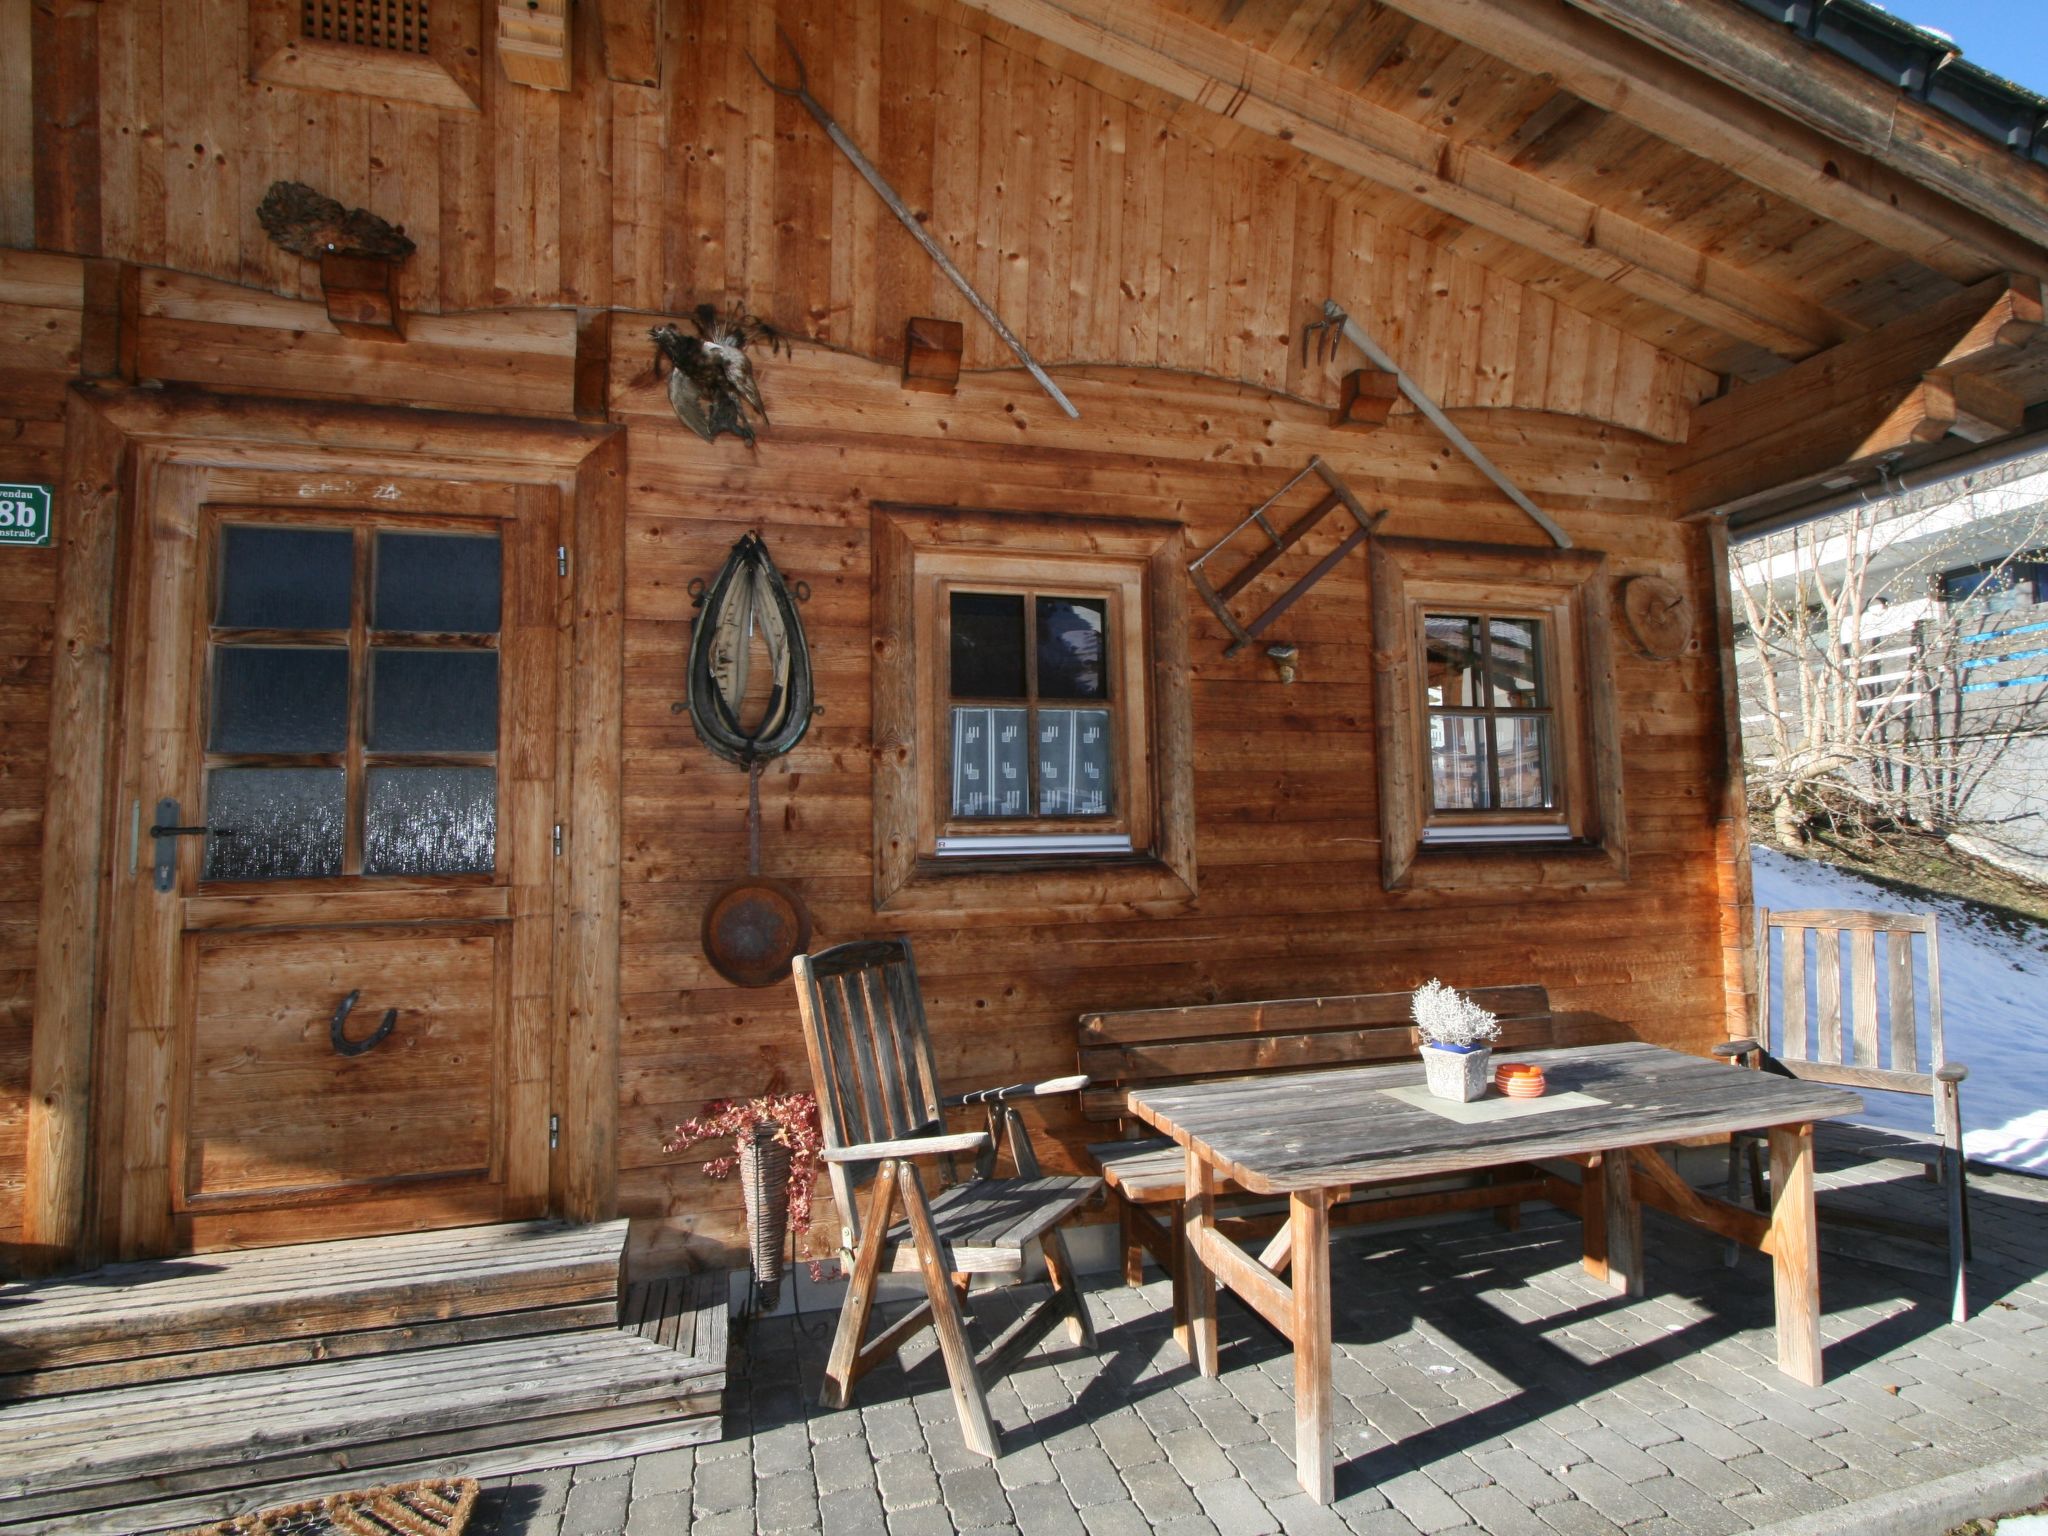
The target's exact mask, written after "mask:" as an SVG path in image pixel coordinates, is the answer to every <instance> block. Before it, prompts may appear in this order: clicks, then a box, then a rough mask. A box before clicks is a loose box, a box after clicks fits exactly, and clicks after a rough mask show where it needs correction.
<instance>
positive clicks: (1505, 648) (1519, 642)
mask: <svg viewBox="0 0 2048 1536" xmlns="http://www.w3.org/2000/svg"><path fill="white" fill-rule="evenodd" d="M1487 626H1488V629H1489V634H1488V636H1487V639H1488V640H1489V641H1490V642H1491V643H1492V647H1493V674H1492V682H1493V697H1492V698H1490V699H1488V700H1487V702H1488V703H1489V704H1491V705H1493V706H1494V707H1495V708H1496V709H1541V708H1542V707H1543V705H1544V703H1545V702H1546V701H1545V699H1544V697H1543V625H1542V624H1541V623H1539V622H1538V621H1537V620H1535V619H1489V620H1487Z"/></svg>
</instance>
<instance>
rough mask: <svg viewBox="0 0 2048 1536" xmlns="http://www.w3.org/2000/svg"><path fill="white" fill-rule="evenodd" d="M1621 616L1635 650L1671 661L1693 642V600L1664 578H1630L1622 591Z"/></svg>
mask: <svg viewBox="0 0 2048 1536" xmlns="http://www.w3.org/2000/svg"><path fill="white" fill-rule="evenodd" d="M1621 611H1622V616H1623V617H1624V618H1626V619H1627V620H1628V631H1629V633H1630V634H1631V635H1632V636H1634V637H1635V642H1636V649H1638V650H1640V651H1641V652H1642V653H1643V654H1644V655H1645V656H1647V657H1649V658H1650V659H1651V660H1652V661H1670V660H1671V659H1672V658H1674V657H1676V656H1681V655H1683V654H1684V653H1685V648H1686V646H1687V645H1688V644H1690V643H1691V641H1692V601H1691V599H1690V598H1688V597H1687V596H1686V595H1685V594H1684V593H1683V592H1681V591H1679V590H1678V588H1677V587H1676V586H1674V585H1672V583H1670V582H1668V581H1666V580H1665V579H1664V578H1663V577H1662V576H1631V577H1630V578H1629V579H1628V580H1627V581H1626V582H1624V583H1623V584H1622V588H1621Z"/></svg>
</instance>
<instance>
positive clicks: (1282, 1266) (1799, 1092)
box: [1130, 1042, 1863, 1503]
mask: <svg viewBox="0 0 2048 1536" xmlns="http://www.w3.org/2000/svg"><path fill="white" fill-rule="evenodd" d="M1515 1057H1516V1059H1518V1060H1519V1059H1524V1058H1526V1059H1531V1060H1537V1061H1540V1062H1541V1063H1542V1065H1543V1069H1544V1072H1545V1073H1546V1074H1547V1076H1548V1079H1549V1087H1550V1093H1551V1094H1553V1095H1554V1094H1559V1093H1565V1092H1571V1091H1577V1092H1580V1093H1584V1094H1588V1095H1591V1096H1592V1097H1594V1098H1597V1099H1600V1100H1602V1101H1603V1102H1602V1103H1600V1104H1598V1105H1589V1106H1583V1107H1577V1108H1566V1109H1555V1110H1552V1111H1550V1112H1546V1113H1540V1114H1527V1115H1522V1116H1519V1117H1517V1118H1512V1119H1499V1120H1490V1121H1485V1122H1482V1123H1477V1124H1461V1123H1459V1122H1458V1121H1455V1120H1452V1119H1447V1118H1444V1117H1443V1115H1442V1114H1440V1113H1437V1112H1435V1111H1432V1110H1431V1109H1427V1108H1424V1107H1423V1106H1422V1105H1420V1104H1416V1103H1411V1102H1408V1101H1406V1100H1403V1099H1400V1098H1394V1097H1391V1096H1389V1094H1388V1092H1387V1090H1389V1089H1393V1088H1402V1087H1408V1086H1411V1085H1414V1084H1419V1083H1420V1082H1421V1081H1422V1066H1421V1063H1419V1062H1416V1063H1404V1064H1401V1065H1398V1066H1390V1067H1354V1068H1345V1069H1341V1070H1336V1071H1328V1072H1306V1073H1294V1074H1287V1075H1278V1076H1273V1075H1269V1076H1265V1077H1248V1078H1233V1079H1228V1080H1224V1081H1219V1082H1207V1083H1188V1084H1182V1085H1179V1086H1174V1087H1162V1088H1147V1089H1142V1090H1140V1091H1138V1092H1136V1093H1133V1094H1132V1095H1131V1099H1130V1106H1131V1111H1132V1113H1134V1114H1136V1115H1138V1116H1139V1117H1141V1118H1142V1119H1144V1120H1145V1121H1146V1122H1148V1123H1149V1124H1151V1125H1153V1126H1155V1127H1157V1128H1158V1129H1159V1130H1160V1131H1162V1132H1164V1133H1165V1134H1166V1135H1168V1136H1170V1137H1172V1138H1173V1139H1174V1140H1175V1141H1177V1142H1179V1143H1180V1145H1181V1146H1182V1147H1184V1148H1185V1149H1186V1152H1187V1190H1188V1199H1187V1223H1186V1225H1187V1253H1186V1263H1187V1266H1188V1287H1187V1289H1188V1296H1189V1303H1188V1306H1189V1318H1188V1327H1187V1333H1186V1343H1187V1345H1188V1349H1189V1353H1190V1354H1191V1355H1192V1356H1193V1357H1194V1361H1195V1365H1196V1368H1197V1369H1198V1370H1200V1371H1201V1373H1202V1374H1203V1375H1204V1376H1213V1375H1215V1374H1216V1283H1217V1282H1218V1281H1221V1282H1222V1283H1223V1284H1225V1285H1227V1286H1229V1287H1230V1289H1231V1290H1232V1291H1233V1292H1235V1293H1236V1294H1237V1296H1238V1297H1239V1298H1240V1299H1242V1300H1243V1301H1244V1302H1245V1303H1246V1305H1248V1306H1250V1307H1251V1308H1252V1310H1254V1311H1255V1312H1257V1313H1258V1314H1259V1315H1260V1316H1261V1317H1263V1318H1265V1319H1266V1321H1268V1322H1269V1323H1271V1324H1272V1325H1273V1326H1274V1327H1275V1328H1277V1329H1279V1330H1280V1332H1281V1333H1283V1334H1284V1335H1286V1336H1287V1338H1288V1339H1289V1340H1290V1341H1291V1342H1292V1343H1293V1345H1294V1412H1295V1468H1296V1472H1297V1475H1298V1476H1299V1478H1300V1480H1301V1486H1302V1487H1303V1488H1304V1489H1306V1490H1307V1491H1308V1494H1309V1496H1310V1497H1311V1498H1313V1499H1315V1500H1316V1501H1317V1502H1318V1503H1328V1502H1329V1500H1330V1498H1331V1497H1332V1494H1333V1492H1334V1486H1335V1467H1334V1464H1333V1461H1332V1451H1333V1446H1332V1441H1331V1434H1330V1206H1331V1204H1332V1202H1334V1201H1337V1200H1340V1199H1342V1198H1343V1196H1344V1194H1345V1193H1346V1192H1347V1191H1348V1190H1349V1189H1350V1188H1351V1187H1352V1186H1354V1185H1357V1184H1361V1183H1366V1182H1376V1181H1378V1180H1381V1179H1388V1178H1400V1177H1403V1176H1412V1175H1420V1174H1437V1173H1460V1172H1467V1171H1471V1170H1476V1169H1483V1168H1489V1167H1494V1166H1497V1165H1499V1164H1503V1163H1525V1162H1532V1161H1537V1160H1542V1159H1565V1158H1570V1159H1574V1160H1576V1161H1578V1162H1580V1163H1581V1164H1582V1165H1583V1166H1585V1167H1586V1169H1587V1176H1586V1187H1585V1190H1584V1195H1583V1199H1582V1206H1581V1208H1582V1212H1583V1214H1584V1215H1585V1217H1586V1218H1587V1219H1586V1220H1585V1222H1584V1227H1585V1230H1586V1237H1587V1252H1588V1257H1589V1259H1591V1260H1597V1261H1599V1262H1598V1263H1596V1264H1594V1265H1592V1266H1590V1267H1595V1268H1596V1269H1598V1268H1604V1271H1605V1273H1606V1274H1607V1276H1608V1279H1609V1283H1610V1284H1612V1285H1614V1287H1615V1288H1616V1289H1618V1290H1624V1291H1628V1292H1630V1293H1634V1294H1640V1292H1641V1289H1642V1227H1641V1205H1642V1204H1649V1205H1654V1206H1656V1207H1658V1208H1659V1209H1662V1210H1666V1211H1669V1212H1670V1213H1672V1214H1673V1215H1676V1216H1679V1217H1681V1218H1683V1219H1685V1220H1688V1221H1692V1222H1695V1223H1697V1224H1699V1225H1702V1226H1705V1227H1707V1228H1709V1229H1711V1230H1713V1231H1715V1232H1717V1233H1720V1234H1722V1235H1723V1236H1727V1237H1731V1238H1734V1239H1736V1240H1737V1241H1740V1242H1743V1243H1746V1244H1748V1245H1749V1246H1750V1247H1753V1248H1759V1249H1762V1250H1763V1251H1764V1252H1766V1253H1768V1254H1770V1256H1771V1260H1772V1265H1773V1267H1774V1270H1775V1273H1776V1282H1777V1320H1778V1368H1779V1369H1780V1370H1782V1371H1784V1372H1785V1373H1786V1374H1787V1375H1789V1376H1791V1377H1793V1378H1795V1379H1796V1380H1798V1381H1801V1382H1804V1383H1805V1384H1807V1385H1809V1386H1817V1385H1818V1384H1819V1382H1820V1379H1821V1357H1820V1331H1819V1323H1820V1268H1819V1252H1818V1246H1817V1243H1816V1239H1815V1231H1814V1220H1813V1122H1814V1121H1816V1120H1825V1119H1831V1118H1833V1117H1835V1116H1838V1115H1847V1114H1854V1113H1855V1112H1857V1111H1858V1110H1860V1109H1861V1108H1862V1107H1863V1101H1862V1099H1861V1098H1859V1097H1858V1096H1857V1095H1856V1094H1854V1093H1851V1092H1849V1091H1847V1090H1846V1089H1842V1088H1836V1087H1831V1086H1828V1085H1825V1084H1821V1083H1806V1082H1799V1081H1796V1080H1794V1079H1790V1078H1781V1077H1776V1076H1771V1075H1767V1074H1764V1073H1760V1072H1747V1071H1743V1070H1741V1069H1739V1068H1736V1067H1733V1066H1730V1065H1728V1064H1727V1063H1725V1062H1718V1061H1710V1060H1704V1059H1702V1058H1700V1057H1696V1056H1684V1055H1680V1054H1679V1053H1678V1052H1676V1051H1667V1050H1664V1049H1662V1048H1660V1047H1658V1046H1653V1045H1643V1044H1639V1043H1635V1042H1630V1043H1627V1044H1622V1045H1596V1046H1583V1047H1574V1048H1566V1049H1561V1050H1553V1051H1530V1052H1517V1053H1515ZM1538 1102H1540V1101H1538ZM1729 1131H1764V1132H1767V1133H1768V1135H1769V1140H1770V1153H1771V1212H1770V1215H1769V1216H1768V1217H1766V1216H1764V1215H1762V1214H1760V1213H1758V1212H1755V1211H1751V1210H1748V1209H1746V1208H1744V1207H1741V1206H1737V1205H1733V1204H1730V1203H1729V1202H1727V1201H1723V1200H1718V1199H1716V1198H1714V1197H1713V1196H1711V1195H1704V1194H1701V1193H1699V1192H1698V1191H1696V1190H1694V1189H1693V1188H1692V1187H1691V1186H1690V1185H1688V1184H1686V1183H1685V1182H1684V1181H1683V1180H1682V1179H1680V1178H1679V1177H1678V1175H1677V1174H1676V1173H1675V1172H1673V1171H1672V1168H1671V1165H1670V1164H1669V1163H1668V1162H1666V1161H1665V1159H1664V1157H1663V1156H1662V1154H1661V1153H1659V1152H1657V1150H1656V1148H1657V1146H1658V1145H1660V1144H1662V1143H1668V1142H1674V1141H1679V1140H1681V1139H1684V1138H1686V1137H1693V1136H1713V1135H1719V1134H1722V1133H1725V1132H1729ZM1226 1178H1227V1179H1230V1180H1233V1181H1235V1182H1236V1183H1237V1184H1238V1185H1239V1186H1240V1187H1241V1188H1243V1189H1246V1190H1249V1191H1251V1192H1252V1193H1254V1194H1261V1195H1274V1196H1281V1195H1284V1196H1286V1198H1287V1202H1288V1222H1287V1225H1286V1226H1285V1227H1283V1228H1282V1229H1281V1230H1280V1232H1279V1233H1278V1234H1277V1235H1276V1236H1275V1237H1274V1238H1273V1240H1272V1242H1270V1243H1269V1244H1268V1245H1267V1246H1266V1249H1265V1251H1264V1252H1263V1253H1261V1254H1260V1255H1259V1256H1258V1257H1256V1258H1254V1257H1253V1256H1252V1255H1251V1254H1249V1253H1247V1252H1246V1251H1245V1250H1244V1249H1242V1248H1239V1247H1238V1246H1237V1245H1236V1244H1235V1243H1233V1242H1231V1241H1230V1240H1229V1239H1228V1238H1227V1237H1225V1236H1224V1235H1223V1234H1222V1233H1220V1232H1219V1231H1218V1230H1217V1229H1216V1226H1215V1220H1214V1213H1215V1191H1216V1185H1217V1182H1218V1180H1219V1179H1226ZM1603 1191H1604V1193H1603ZM1602 1215H1604V1217H1605V1220H1604V1221H1601V1220H1599V1218H1600V1217H1601V1216H1602ZM1596 1248H1598V1249H1601V1250H1603V1251H1601V1252H1598V1253H1596V1251H1595V1250H1596ZM1290 1267H1291V1269H1292V1272H1293V1274H1292V1283H1291V1284H1290V1283H1288V1281H1286V1280H1283V1279H1282V1278H1281V1276H1282V1274H1283V1273H1284V1272H1286V1271H1287V1270H1288V1269H1289V1268H1290Z"/></svg>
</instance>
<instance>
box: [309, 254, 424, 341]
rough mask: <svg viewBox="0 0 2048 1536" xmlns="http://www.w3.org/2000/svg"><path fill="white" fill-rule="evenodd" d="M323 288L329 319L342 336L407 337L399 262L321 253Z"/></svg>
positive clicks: (379, 339) (364, 337)
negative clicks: (399, 282)
mask: <svg viewBox="0 0 2048 1536" xmlns="http://www.w3.org/2000/svg"><path fill="white" fill-rule="evenodd" d="M320 291H321V294H322V296H323V297H324V298H325V299H326V300H327V318H328V319H329V320H331V321H333V322H334V328H335V329H336V330H337V331H339V332H341V334H342V335H344V336H353V337H355V338H357V339H358V340H360V341H403V340H405V311H404V310H402V309H400V308H399V306H398V263H397V262H396V261H393V260H392V259H390V258H389V257H386V256H340V255H334V254H329V255H326V256H322V257H321V258H320Z"/></svg>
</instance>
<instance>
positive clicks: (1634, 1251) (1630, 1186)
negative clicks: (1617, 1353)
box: [1600, 1151, 1643, 1296]
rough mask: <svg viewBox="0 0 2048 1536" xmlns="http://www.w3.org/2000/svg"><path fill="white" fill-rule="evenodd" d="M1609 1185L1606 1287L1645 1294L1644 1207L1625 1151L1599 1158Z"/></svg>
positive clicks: (1619, 1292)
mask: <svg viewBox="0 0 2048 1536" xmlns="http://www.w3.org/2000/svg"><path fill="white" fill-rule="evenodd" d="M1600 1168H1601V1172H1602V1173H1604V1174H1605V1175H1606V1181H1605V1182H1606V1187H1607V1198H1606V1206H1607V1286H1608V1289H1610V1290H1612V1291H1613V1292H1614V1293H1615V1294H1616V1295H1617V1296H1640V1295H1642V1294H1643V1208H1642V1206H1641V1205H1640V1204H1639V1203H1637V1200H1636V1192H1635V1180H1634V1178H1633V1177H1631V1174H1630V1158H1629V1154H1628V1153H1626V1152H1620V1151H1616V1152H1609V1153H1608V1154H1607V1155H1606V1156H1605V1157H1603V1158H1601V1159H1600Z"/></svg>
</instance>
